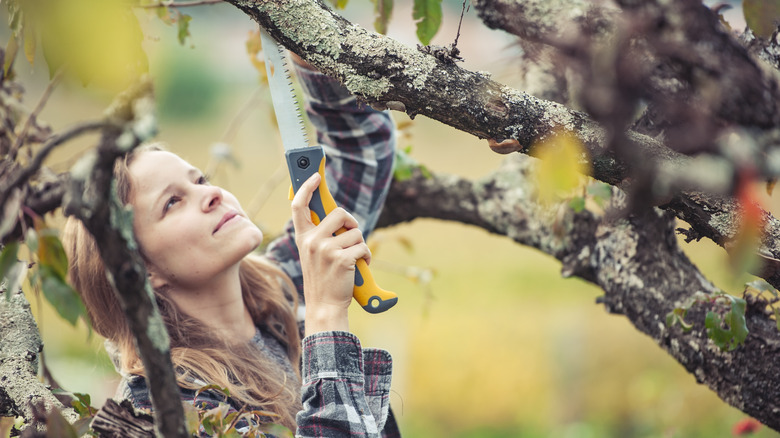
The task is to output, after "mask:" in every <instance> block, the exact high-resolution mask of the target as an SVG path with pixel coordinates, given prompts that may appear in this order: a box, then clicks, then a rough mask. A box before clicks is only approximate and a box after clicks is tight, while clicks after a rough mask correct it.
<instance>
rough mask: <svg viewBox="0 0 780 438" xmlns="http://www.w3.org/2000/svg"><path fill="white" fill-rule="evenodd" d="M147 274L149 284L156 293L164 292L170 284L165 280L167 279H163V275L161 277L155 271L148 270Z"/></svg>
mask: <svg viewBox="0 0 780 438" xmlns="http://www.w3.org/2000/svg"><path fill="white" fill-rule="evenodd" d="M147 272H148V275H149V284H150V285H151V286H152V289H154V290H156V291H162V290H165V288H167V287H168V282H167V281H166V280H165V278H163V277H162V275H159V274H158V273H156V272H155V271H153V270H151V269H148V268H147Z"/></svg>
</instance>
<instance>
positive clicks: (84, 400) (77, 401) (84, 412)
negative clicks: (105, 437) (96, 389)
mask: <svg viewBox="0 0 780 438" xmlns="http://www.w3.org/2000/svg"><path fill="white" fill-rule="evenodd" d="M72 395H73V397H74V399H73V400H72V401H71V402H70V404H71V406H72V407H73V409H75V410H76V412H78V413H79V415H80V416H81V418H85V417H87V416H90V415H94V414H95V413H97V409H95V408H93V407H92V397H90V396H89V394H82V393H79V392H74V393H73V394H72Z"/></svg>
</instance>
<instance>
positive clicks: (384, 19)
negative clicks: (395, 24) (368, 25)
mask: <svg viewBox="0 0 780 438" xmlns="http://www.w3.org/2000/svg"><path fill="white" fill-rule="evenodd" d="M372 1H373V2H374V17H376V18H375V19H374V29H376V31H377V32H379V33H381V34H383V35H384V34H387V25H388V24H389V23H390V17H391V16H392V15H393V0H372Z"/></svg>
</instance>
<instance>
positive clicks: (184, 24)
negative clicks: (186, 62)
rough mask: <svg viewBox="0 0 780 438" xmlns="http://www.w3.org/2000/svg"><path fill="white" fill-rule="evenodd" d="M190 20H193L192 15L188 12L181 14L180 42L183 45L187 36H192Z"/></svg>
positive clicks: (179, 23)
mask: <svg viewBox="0 0 780 438" xmlns="http://www.w3.org/2000/svg"><path fill="white" fill-rule="evenodd" d="M190 20H192V17H190V16H189V15H187V14H181V15H179V19H178V28H179V32H178V37H179V44H181V45H182V46H183V45H184V43H186V42H187V37H188V36H190Z"/></svg>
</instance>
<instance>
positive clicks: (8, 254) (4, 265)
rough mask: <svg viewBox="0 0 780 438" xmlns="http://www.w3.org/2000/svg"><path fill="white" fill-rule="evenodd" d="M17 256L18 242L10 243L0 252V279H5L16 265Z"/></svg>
mask: <svg viewBox="0 0 780 438" xmlns="http://www.w3.org/2000/svg"><path fill="white" fill-rule="evenodd" d="M17 254H19V242H11V243H9V244H8V245H6V246H5V247H4V248H3V251H2V252H0V278H5V277H6V276H7V275H8V273H9V272H10V271H11V268H13V267H14V265H16V262H17V260H16V256H17Z"/></svg>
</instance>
